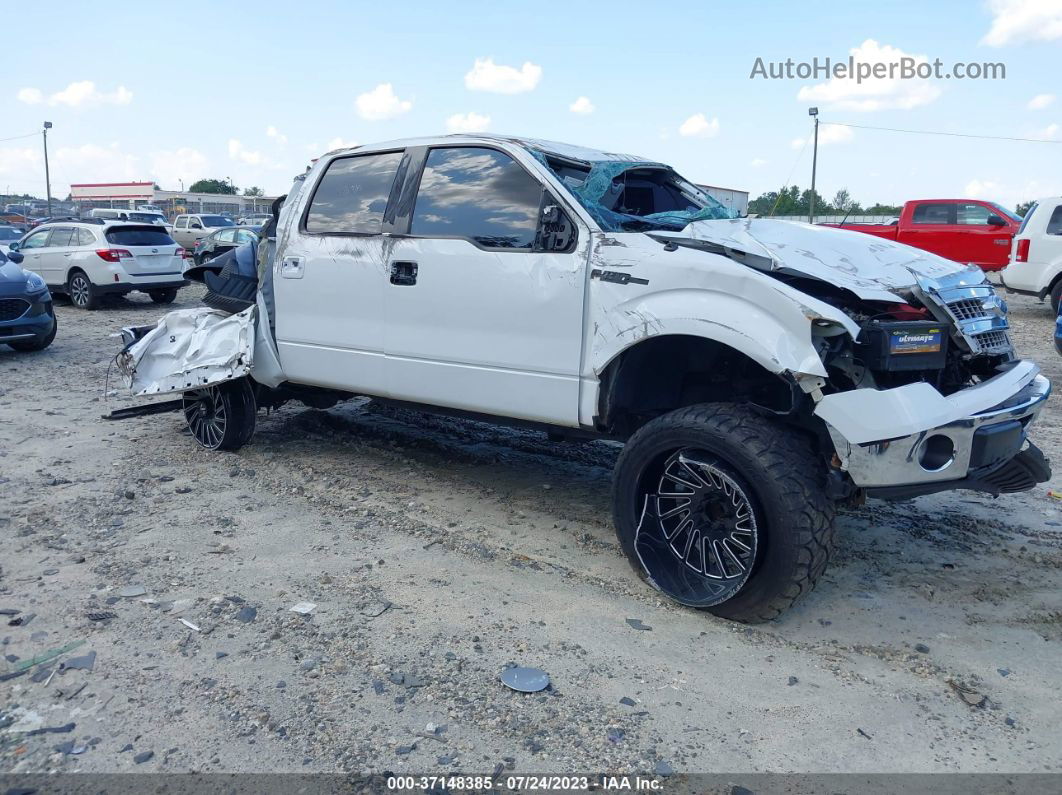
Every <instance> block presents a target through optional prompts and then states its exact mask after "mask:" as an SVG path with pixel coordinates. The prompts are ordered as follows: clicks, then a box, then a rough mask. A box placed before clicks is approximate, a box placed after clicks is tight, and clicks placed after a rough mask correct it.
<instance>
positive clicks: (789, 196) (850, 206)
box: [749, 185, 1032, 217]
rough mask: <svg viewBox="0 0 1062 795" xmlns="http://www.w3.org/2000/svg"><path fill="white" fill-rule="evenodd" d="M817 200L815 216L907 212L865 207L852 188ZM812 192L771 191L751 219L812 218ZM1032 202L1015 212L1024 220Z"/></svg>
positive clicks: (754, 204) (753, 207)
mask: <svg viewBox="0 0 1062 795" xmlns="http://www.w3.org/2000/svg"><path fill="white" fill-rule="evenodd" d="M814 196H815V215H899V214H900V212H901V211H902V210H903V207H902V206H901V205H896V204H871V205H869V206H867V207H864V206H862V205H861V204H860V203H859V202H857V201H856V200H855V199H853V198H852V194H850V193H849V192H848V188H841V189H840V190H839V191H837V193H835V194H834V195H833V200H832V201H827V200H826V199H825V198H824V197H823V196H822V195H821V194H820V193H819V192H818V191H815V192H814ZM811 197H812V192H811V190H801V189H800V188H798V187H797V186H796V185H790V186H789V187H788V188H782V189H781V190H772V191H767V193H764V194H761V195H760V196H757V197H756V198H755V199H753V200H752V201H750V202H749V215H760V216H768V215H804V216H806V215H807V214H808V211H809V209H810V204H811ZM1030 205H1032V202H1031V201H1030V202H1022V203H1021V204H1018V205H1017V206H1016V207H1015V208H1014V212H1015V213H1017V214H1018V215H1019V216H1022V217H1024V216H1025V213H1026V212H1028V210H1029V207H1030Z"/></svg>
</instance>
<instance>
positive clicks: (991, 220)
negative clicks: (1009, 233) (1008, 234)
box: [986, 215, 1007, 226]
mask: <svg viewBox="0 0 1062 795" xmlns="http://www.w3.org/2000/svg"><path fill="white" fill-rule="evenodd" d="M986 223H987V224H988V225H989V226H1006V225H1007V222H1006V221H1004V220H1003V219H1002V218H1000V217H999V216H998V215H990V216H988V221H986Z"/></svg>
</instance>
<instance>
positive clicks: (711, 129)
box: [678, 113, 719, 138]
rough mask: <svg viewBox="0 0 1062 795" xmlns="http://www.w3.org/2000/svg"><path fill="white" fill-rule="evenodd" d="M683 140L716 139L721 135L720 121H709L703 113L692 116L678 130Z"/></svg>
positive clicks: (714, 119)
mask: <svg viewBox="0 0 1062 795" xmlns="http://www.w3.org/2000/svg"><path fill="white" fill-rule="evenodd" d="M678 132H679V135H681V136H682V137H683V138H714V137H715V136H716V135H718V134H719V119H717V118H714V117H713V118H712V120H711V121H708V119H707V117H705V115H704V114H703V113H695V114H694V115H692V116H690V117H689V118H688V119H686V121H684V122H682V124H681V125H680V126H679V128H678Z"/></svg>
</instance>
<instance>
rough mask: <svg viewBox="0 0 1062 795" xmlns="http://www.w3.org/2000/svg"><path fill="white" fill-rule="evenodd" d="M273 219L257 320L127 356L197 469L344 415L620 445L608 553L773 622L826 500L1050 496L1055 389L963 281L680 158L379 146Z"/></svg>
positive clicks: (982, 293) (985, 294) (258, 246)
mask: <svg viewBox="0 0 1062 795" xmlns="http://www.w3.org/2000/svg"><path fill="white" fill-rule="evenodd" d="M274 221H275V223H274V224H273V225H267V227H266V228H265V229H264V230H263V233H262V239H261V241H259V242H256V243H254V244H252V248H251V250H250V251H249V252H248V250H239V249H238V250H237V252H235V254H240V252H241V251H243V256H245V257H247V256H250V257H252V258H253V259H254V260H255V261H257V263H258V285H257V295H256V297H255V298H253V299H251V300H252V301H253V304H252V305H250V306H248V308H246V309H242V308H241V309H240V311H236V312H234V313H229V312H221V311H217V310H211V309H193V310H181V311H178V312H173V313H170V314H169V315H167V316H166V317H164V318H163V319H162V321H160V323H159V324H158V326H156V327H154V328H151V329H146V330H142V331H141V332H137V333H134V332H132V331H131V332H130V333H129V341H130V345H129V346H128V347H127V349H126V350H125V351H124V352H123V353H122V354H121V355H120V356H119V365H120V367H121V369H122V371H123V372H124V373H125V374H126V377H127V378H128V380H129V383H130V386H131V387H132V388H133V390H134V392H136V393H137V394H156V395H157V394H165V393H176V394H178V395H180V398H179V400H178V401H175V403H176V406H175V408H179V409H180V410H181V411H183V412H184V414H185V417H186V419H187V421H188V425H189V429H190V431H191V433H192V436H193V438H195V439H196V440H197V441H198V442H199V443H200V444H202V445H203V446H204V447H207V448H210V449H236V448H238V447H240V446H241V445H243V444H245V443H246V442H247V441H248V440H249V439H250V438H251V434H252V433H253V430H254V423H255V415H256V413H257V409H259V408H265V407H272V406H278V405H280V404H282V403H283V402H286V401H288V400H301V401H303V402H307V403H309V404H310V405H314V406H317V407H326V406H329V405H332V404H334V403H335V402H337V401H339V400H343V399H345V398H347V397H350V396H352V395H364V396H369V397H372V398H374V399H376V400H379V401H384V402H388V401H390V402H397V403H400V404H402V405H406V406H408V405H415V406H419V407H421V408H423V409H424V410H426V411H437V412H443V413H449V414H459V415H461V416H468V417H474V418H477V419H486V420H490V421H496V422H502V423H515V424H519V425H522V426H530V427H534V428H539V429H541V430H543V431H545V432H547V433H549V434H550V435H551V438H560V439H564V438H567V439H584V440H585V439H610V440H618V441H621V442H623V443H624V449H623V452H622V454H621V456H620V458H619V461H618V463H617V467H616V475H615V481H614V489H613V520H614V523H615V526H616V532H617V536H618V538H619V540H620V544H621V547H622V548H623V550H624V553H625V554H626V555H627V557H628V559H629V560H630V562H631V564H632V566H633V567H634V569H635V571H636V572H638V573H639V574H640V575H641V576H642V577H644V578H645V579H646V580H647V581H648V582H649V583H650V585H652V586H653V587H655V588H657V589H658V590H660V591H661V592H663V593H665V594H667V595H668V596H669V597H671V598H673V599H675V600H676V601H678V602H680V603H682V604H686V605H689V606H692V607H696V608H700V609H705V610H708V611H711V612H713V613H715V614H717V615H721V616H725V617H728V618H732V619H736V620H740V621H761V620H766V619H769V618H773V617H775V616H777V615H779V614H780V613H781V612H782V611H783V610H784V609H786V608H787V607H788V606H789V605H791V604H792V603H793V602H794V601H796V600H797V599H798V598H799V597H800V596H802V595H803V594H805V593H807V592H808V591H809V590H810V589H811V588H812V587H813V585H814V583H815V581H816V580H817V578H818V577H819V576H820V575H821V573H822V571H823V570H824V568H825V566H826V562H827V560H828V558H829V555H830V549H831V546H832V543H833V541H832V520H833V514H834V511H835V509H836V506H837V505H839V504H844V503H853V502H856V503H857V502H859V501H861V500H862V499H863V498H865V497H866V496H879V497H886V498H898V497H910V496H915V495H918V494H928V493H932V492H936V491H942V490H947V489H973V490H977V491H984V492H989V493H993V494H1000V493H1005V492H1011V491H1020V490H1024V489H1028V488H1031V487H1032V486H1033V485H1035V484H1036V483H1038V482H1042V481H1043V480H1045V479H1046V478H1047V477H1048V476H1049V473H1050V469H1049V467H1048V465H1047V462H1046V460H1045V459H1044V457H1043V455H1042V454H1041V453H1040V452H1039V450H1037V449H1036V447H1035V445H1033V444H1032V443H1031V441H1030V440H1029V436H1028V430H1029V427H1030V425H1031V424H1032V423H1033V421H1034V420H1035V418H1036V416H1037V414H1038V412H1039V411H1040V409H1041V407H1042V405H1043V403H1044V401H1045V400H1046V399H1047V396H1048V394H1049V393H1050V384H1049V383H1048V381H1047V379H1045V378H1044V377H1043V376H1042V375H1040V373H1039V368H1038V367H1037V366H1036V365H1035V364H1034V363H1032V362H1028V361H1021V360H1019V359H1018V358H1017V357H1016V356H1015V354H1014V350H1013V347H1012V345H1011V342H1010V338H1009V333H1008V323H1007V318H1006V306H1005V304H1004V303H1003V302H1002V301H1001V300H1000V299H998V298H997V297H996V296H995V294H994V292H993V289H992V287H991V285H989V284H988V283H987V282H986V281H985V277H984V274H983V273H982V272H981V271H980V270H979V269H978V268H976V267H970V266H961V265H958V264H956V263H954V262H951V261H949V260H946V259H944V258H941V257H938V256H935V255H933V254H930V253H927V252H925V251H920V250H918V249H916V248H912V247H911V246H907V245H902V244H899V243H895V242H890V241H880V240H872V239H870V238H866V237H863V236H860V235H852V234H849V233H847V232H844V231H839V230H836V229H830V228H826V227H821V226H809V225H806V224H795V223H791V222H787V221H773V220H768V219H748V218H734V217H732V213H731V212H730V211H729V210H727V209H726V208H725V207H723V206H722V205H721V204H719V202H717V201H715V200H714V199H712V198H711V197H709V196H708V195H706V194H705V193H704V192H703V191H701V190H700V189H699V188H697V187H696V186H695V185H694V184H693V183H691V182H689V181H688V180H686V179H684V178H683V177H682V176H681V175H679V174H677V173H676V172H675V171H674V170H673V169H671V168H670V167H669V166H667V165H666V164H662V163H659V162H655V161H652V160H648V159H645V158H639V157H635V156H631V155H624V154H617V153H610V152H602V151H598V150H593V149H586V148H583V147H575V146H570V145H567V144H559V143H555V142H549V141H539V140H534V139H518V138H507V137H501V136H489V135H458V136H445V137H438V138H420V139H411V140H404V141H395V142H389V143H384V144H378V145H373V146H364V147H357V148H351V149H343V150H338V151H334V152H330V153H328V154H326V155H324V156H323V157H321V158H320V159H318V160H317V161H316V162H315V164H314V165H313V167H312V168H311V169H310V170H309V171H308V172H307V173H306V174H305V175H300V178H298V179H297V180H296V181H295V184H294V185H293V187H292V190H291V191H290V192H289V194H288V195H287V197H286V200H285V201H284V202H283V205H282V206H280V205H279V204H278V208H277V210H276V215H275V219H274ZM226 256H228V255H226ZM241 278H244V277H241ZM208 284H211V285H212V287H211V289H212V290H214V289H215V288H217V289H218V290H223V289H224V280H211V281H210V282H208ZM208 297H209V296H208ZM212 305H215V306H224V304H223V303H220V302H214V303H213V304H212ZM240 306H241V307H242V306H246V302H245V303H243V304H241V305H240ZM206 340H209V344H207V343H206V342H205V341H206ZM207 353H209V355H206V354H207Z"/></svg>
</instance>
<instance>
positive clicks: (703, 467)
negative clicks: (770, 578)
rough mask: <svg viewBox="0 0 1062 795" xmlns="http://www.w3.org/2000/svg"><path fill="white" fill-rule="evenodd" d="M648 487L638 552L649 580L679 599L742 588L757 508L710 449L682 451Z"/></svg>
mask: <svg viewBox="0 0 1062 795" xmlns="http://www.w3.org/2000/svg"><path fill="white" fill-rule="evenodd" d="M659 472H660V475H659V478H658V479H656V481H655V483H652V484H647V493H646V494H645V495H644V507H643V511H642V517H641V521H640V522H639V524H638V531H637V535H636V536H635V549H636V551H637V552H638V556H639V558H640V559H641V561H642V565H643V566H644V567H645V570H646V572H647V573H648V574H649V576H650V577H651V578H652V579H653V581H654V582H655V583H656V584H657V585H658V586H659V587H660V588H661V589H662V590H663V591H664V592H665V593H668V594H669V595H670V596H672V597H674V598H675V599H677V600H678V601H680V602H683V603H685V604H691V605H695V606H710V605H713V604H718V603H720V602H723V601H726V600H727V599H729V598H731V597H732V596H734V595H735V594H736V593H737V592H738V591H739V590H741V588H742V587H743V586H744V584H745V581H746V580H747V579H748V577H749V574H750V573H751V570H752V566H753V564H754V563H755V561H756V547H757V541H758V532H757V524H756V512H755V510H754V509H753V504H752V501H751V499H750V498H749V496H748V495H747V494H746V493H745V490H744V488H743V487H742V486H741V485H740V484H739V483H738V482H737V481H736V480H735V479H734V478H733V477H732V476H731V475H730V474H728V473H727V472H726V471H725V470H724V469H723V468H722V467H721V466H720V465H719V463H718V462H717V461H716V460H715V459H714V458H713V457H712V456H711V455H709V454H708V453H706V452H704V451H700V450H690V449H683V450H678V451H676V452H674V453H672V454H671V455H670V456H668V458H667V459H666V460H665V461H664V464H663V467H662V469H661V470H659Z"/></svg>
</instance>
